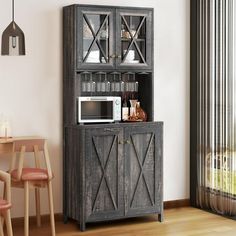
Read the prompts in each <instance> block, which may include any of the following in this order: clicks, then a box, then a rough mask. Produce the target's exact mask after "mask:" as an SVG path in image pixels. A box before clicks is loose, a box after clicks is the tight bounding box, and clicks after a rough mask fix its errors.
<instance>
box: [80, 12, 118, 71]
mask: <svg viewBox="0 0 236 236" xmlns="http://www.w3.org/2000/svg"><path fill="white" fill-rule="evenodd" d="M78 17H79V24H78V25H79V29H78V31H79V34H78V39H77V40H78V61H77V64H78V67H79V68H82V69H86V68H93V67H94V68H95V67H96V68H98V69H99V68H109V67H113V65H114V57H113V56H112V55H113V53H114V48H113V47H114V37H113V27H114V26H113V17H114V14H113V10H107V9H104V8H102V9H101V10H100V9H99V8H94V9H93V8H86V9H81V8H80V10H79V16H78Z"/></svg>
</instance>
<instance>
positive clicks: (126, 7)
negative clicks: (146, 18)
mask: <svg viewBox="0 0 236 236" xmlns="http://www.w3.org/2000/svg"><path fill="white" fill-rule="evenodd" d="M72 6H74V7H95V8H96V7H102V8H116V9H124V8H125V9H139V10H140V9H142V10H149V11H154V8H152V7H141V6H140V7H132V6H110V5H92V4H72V5H68V6H64V7H63V8H66V7H72Z"/></svg>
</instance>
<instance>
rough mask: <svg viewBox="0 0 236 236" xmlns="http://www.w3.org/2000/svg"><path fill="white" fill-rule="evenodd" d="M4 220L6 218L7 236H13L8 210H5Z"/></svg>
mask: <svg viewBox="0 0 236 236" xmlns="http://www.w3.org/2000/svg"><path fill="white" fill-rule="evenodd" d="M5 218H6V227H7V236H13V232H12V224H11V213H10V209H9V210H7V212H6V216H5Z"/></svg>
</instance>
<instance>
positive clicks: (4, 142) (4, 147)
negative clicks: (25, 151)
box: [0, 136, 42, 154]
mask: <svg viewBox="0 0 236 236" xmlns="http://www.w3.org/2000/svg"><path fill="white" fill-rule="evenodd" d="M41 138H42V137H37V136H21V137H13V138H0V154H5V153H11V152H12V149H13V142H14V141H15V140H28V139H41Z"/></svg>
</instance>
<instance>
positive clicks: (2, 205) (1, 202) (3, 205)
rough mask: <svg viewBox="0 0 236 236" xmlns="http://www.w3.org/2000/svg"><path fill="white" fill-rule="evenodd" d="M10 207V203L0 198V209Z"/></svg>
mask: <svg viewBox="0 0 236 236" xmlns="http://www.w3.org/2000/svg"><path fill="white" fill-rule="evenodd" d="M10 208H11V203H9V202H8V201H6V200H4V199H1V198H0V211H4V210H8V209H10Z"/></svg>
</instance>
